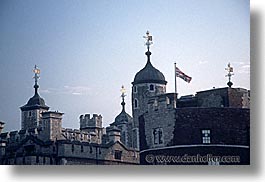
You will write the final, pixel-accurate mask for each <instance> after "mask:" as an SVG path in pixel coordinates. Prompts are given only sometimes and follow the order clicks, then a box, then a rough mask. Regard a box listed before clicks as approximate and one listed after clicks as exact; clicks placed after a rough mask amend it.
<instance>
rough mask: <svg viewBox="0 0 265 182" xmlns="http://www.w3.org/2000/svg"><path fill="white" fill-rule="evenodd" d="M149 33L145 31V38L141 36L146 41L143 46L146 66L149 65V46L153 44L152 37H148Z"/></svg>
mask: <svg viewBox="0 0 265 182" xmlns="http://www.w3.org/2000/svg"><path fill="white" fill-rule="evenodd" d="M149 34H150V33H149V31H148V30H147V32H146V36H143V38H144V39H145V40H146V42H145V45H146V46H147V52H146V53H145V55H146V56H147V64H148V63H151V62H150V56H151V54H152V53H151V52H150V46H151V45H152V44H153V41H152V40H153V37H152V36H151V35H149Z"/></svg>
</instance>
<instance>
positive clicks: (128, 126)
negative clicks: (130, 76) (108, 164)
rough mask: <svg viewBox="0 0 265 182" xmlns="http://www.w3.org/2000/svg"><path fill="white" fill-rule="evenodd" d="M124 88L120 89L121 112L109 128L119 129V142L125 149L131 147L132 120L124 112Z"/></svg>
mask: <svg viewBox="0 0 265 182" xmlns="http://www.w3.org/2000/svg"><path fill="white" fill-rule="evenodd" d="M125 92H126V90H125V88H124V86H122V87H121V98H122V102H121V106H122V111H121V113H120V114H119V115H118V116H117V117H116V118H115V121H114V122H113V123H111V124H110V126H115V127H117V128H119V129H120V135H121V136H120V139H121V142H122V143H123V144H124V145H126V146H127V147H132V124H133V118H132V117H131V116H130V115H129V114H128V113H126V111H125V101H124V99H125V96H126V95H125Z"/></svg>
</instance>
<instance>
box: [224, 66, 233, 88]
mask: <svg viewBox="0 0 265 182" xmlns="http://www.w3.org/2000/svg"><path fill="white" fill-rule="evenodd" d="M225 70H226V71H227V72H228V74H227V75H225V76H226V77H228V82H227V85H228V86H229V87H231V86H232V85H233V83H232V82H231V77H232V76H233V75H234V73H233V72H234V69H233V67H232V66H231V65H230V63H228V65H227V68H225Z"/></svg>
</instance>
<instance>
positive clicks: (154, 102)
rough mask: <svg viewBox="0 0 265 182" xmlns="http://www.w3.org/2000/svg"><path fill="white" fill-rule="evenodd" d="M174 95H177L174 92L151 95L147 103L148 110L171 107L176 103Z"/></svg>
mask: <svg viewBox="0 0 265 182" xmlns="http://www.w3.org/2000/svg"><path fill="white" fill-rule="evenodd" d="M176 97H177V95H176V94H175V93H168V94H163V95H158V96H154V97H151V98H150V99H149V100H148V103H147V104H148V111H150V110H152V111H153V110H155V111H156V110H165V109H173V108H175V105H176Z"/></svg>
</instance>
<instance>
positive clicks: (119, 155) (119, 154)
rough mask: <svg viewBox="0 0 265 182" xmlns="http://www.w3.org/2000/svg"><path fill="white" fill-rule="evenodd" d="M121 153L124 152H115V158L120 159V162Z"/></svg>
mask: <svg viewBox="0 0 265 182" xmlns="http://www.w3.org/2000/svg"><path fill="white" fill-rule="evenodd" d="M121 153H122V151H119V150H115V153H114V158H115V159H118V160H121Z"/></svg>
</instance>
